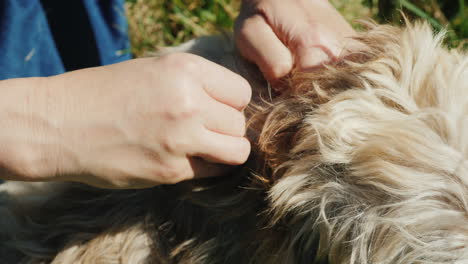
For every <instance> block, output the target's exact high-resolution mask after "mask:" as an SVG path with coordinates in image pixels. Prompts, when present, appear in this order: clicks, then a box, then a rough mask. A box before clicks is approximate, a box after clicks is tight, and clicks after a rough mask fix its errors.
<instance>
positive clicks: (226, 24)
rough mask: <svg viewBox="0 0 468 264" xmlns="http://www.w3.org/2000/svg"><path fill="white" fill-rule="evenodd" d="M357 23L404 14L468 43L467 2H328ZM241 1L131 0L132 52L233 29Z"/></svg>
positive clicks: (458, 43)
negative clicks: (422, 20) (424, 20)
mask: <svg viewBox="0 0 468 264" xmlns="http://www.w3.org/2000/svg"><path fill="white" fill-rule="evenodd" d="M330 2H331V3H332V4H333V5H334V6H335V7H336V8H337V9H338V10H339V11H340V12H341V14H343V15H344V17H345V18H346V19H347V20H348V21H350V22H351V23H353V25H356V24H355V23H354V21H355V20H356V19H357V18H372V19H375V20H377V21H379V22H390V23H395V24H399V23H401V21H402V18H401V12H400V11H403V12H405V14H407V15H408V17H409V18H410V19H415V18H420V19H426V20H428V21H429V22H430V23H431V24H432V25H433V27H434V28H435V29H436V30H441V29H448V30H449V38H448V44H449V45H450V46H452V47H457V46H464V47H468V43H467V42H468V4H467V3H468V0H330ZM239 6H240V0H173V1H165V0H127V7H126V8H127V13H128V16H129V25H130V38H131V42H132V52H133V53H134V54H135V56H141V55H142V54H144V53H146V52H148V51H154V50H157V49H158V48H159V47H163V46H171V45H177V44H180V43H182V42H184V41H187V40H189V39H192V38H194V37H198V36H202V35H207V34H212V33H215V32H219V31H220V30H230V29H232V26H233V21H234V19H235V17H236V16H237V14H238V10H239Z"/></svg>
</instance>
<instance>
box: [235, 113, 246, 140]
mask: <svg viewBox="0 0 468 264" xmlns="http://www.w3.org/2000/svg"><path fill="white" fill-rule="evenodd" d="M235 124H236V136H244V135H245V131H246V120H245V116H244V114H242V113H239V114H237V117H236V122H235Z"/></svg>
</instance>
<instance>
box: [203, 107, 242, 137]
mask: <svg viewBox="0 0 468 264" xmlns="http://www.w3.org/2000/svg"><path fill="white" fill-rule="evenodd" d="M203 114H204V125H205V128H206V129H208V130H211V131H213V132H217V133H220V134H224V135H228V136H234V137H242V136H244V134H245V116H244V114H243V113H242V112H240V111H238V110H236V109H234V108H232V107H230V106H228V105H225V104H222V103H220V102H218V101H215V100H212V101H211V103H208V104H207V106H206V109H205V113H203Z"/></svg>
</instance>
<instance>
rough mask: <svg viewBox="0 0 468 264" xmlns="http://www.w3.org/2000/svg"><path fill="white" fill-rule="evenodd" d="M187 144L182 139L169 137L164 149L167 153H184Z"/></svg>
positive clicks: (174, 136)
mask: <svg viewBox="0 0 468 264" xmlns="http://www.w3.org/2000/svg"><path fill="white" fill-rule="evenodd" d="M186 146H187V144H186V143H185V142H184V140H183V139H182V137H180V136H176V135H168V136H167V137H166V139H165V140H164V142H163V144H162V147H163V149H164V150H165V151H166V152H167V153H182V152H184V150H185V149H186Z"/></svg>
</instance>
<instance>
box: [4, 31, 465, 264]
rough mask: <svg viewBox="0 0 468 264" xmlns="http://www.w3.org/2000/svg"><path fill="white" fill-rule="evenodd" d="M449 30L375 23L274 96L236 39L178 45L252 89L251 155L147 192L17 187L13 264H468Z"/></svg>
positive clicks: (8, 196) (458, 97) (460, 67)
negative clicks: (222, 172) (226, 170)
mask: <svg viewBox="0 0 468 264" xmlns="http://www.w3.org/2000/svg"><path fill="white" fill-rule="evenodd" d="M442 39H443V35H442V34H438V35H435V36H434V34H433V32H432V30H431V29H430V27H429V26H427V25H425V24H423V23H415V24H409V25H407V26H406V27H405V28H396V27H392V26H377V25H370V26H369V29H368V30H367V31H366V32H363V33H360V35H359V37H357V40H359V41H360V42H361V43H362V44H363V46H364V47H365V48H364V49H362V50H361V51H359V52H354V53H351V54H349V55H348V56H346V58H345V59H344V60H343V61H341V62H335V63H330V64H328V65H325V66H324V67H321V68H317V69H313V70H311V71H309V72H304V73H299V72H294V73H292V74H291V75H290V76H288V77H287V78H285V79H283V80H282V82H281V83H280V84H278V85H277V87H280V88H281V91H282V92H281V93H278V94H275V95H273V96H271V97H270V96H269V95H268V89H267V84H266V83H265V82H264V81H263V80H262V78H261V74H260V73H258V72H257V70H256V69H255V67H254V66H252V65H250V64H249V63H247V62H245V61H243V60H242V59H241V58H240V56H238V55H237V53H236V52H235V50H234V48H233V47H232V44H231V42H230V41H229V40H226V39H224V38H223V37H208V38H202V39H198V40H194V41H192V42H190V43H188V44H185V45H182V46H181V47H179V48H176V51H187V52H192V53H195V54H198V55H201V56H204V57H206V58H208V59H210V60H213V61H215V62H217V63H220V64H222V65H224V66H226V67H228V68H230V69H232V70H234V71H236V72H238V73H240V74H241V75H243V76H244V77H245V78H247V79H248V80H249V81H250V82H251V84H252V86H253V88H254V93H255V96H254V100H253V101H254V102H253V103H252V104H251V105H250V106H249V109H248V118H249V130H248V136H249V139H250V140H251V142H252V144H253V146H254V148H253V149H254V150H253V153H252V155H251V158H250V160H249V161H248V162H247V164H245V165H244V166H242V167H239V168H237V169H235V170H234V171H232V172H231V173H230V175H226V177H221V178H216V179H204V180H198V181H191V182H184V183H180V184H177V185H173V186H158V187H155V188H152V189H145V190H101V189H96V188H92V187H88V186H84V185H80V184H72V183H62V184H58V183H55V184H49V183H42V184H27V183H13V182H8V183H5V184H3V185H0V189H1V193H0V195H1V197H0V239H1V240H0V255H1V258H0V262H1V263H61V264H62V263H112V264H113V263H158V264H159V263H161V264H166V263H167V264H169V263H203V264H215V263H216V264H217V263H252V264H253V263H269V264H270V263H281V264H287V263H330V264H341V263H350V264H351V263H352V264H354V263H356V264H371V263H372V264H377V263H378V264H387V263H388V264H409V263H447V264H448V263H457V264H462V263H468V55H467V54H466V53H464V52H463V51H457V50H451V51H449V50H447V49H446V48H444V47H443V45H442V44H441V41H442ZM171 52H172V51H171Z"/></svg>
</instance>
